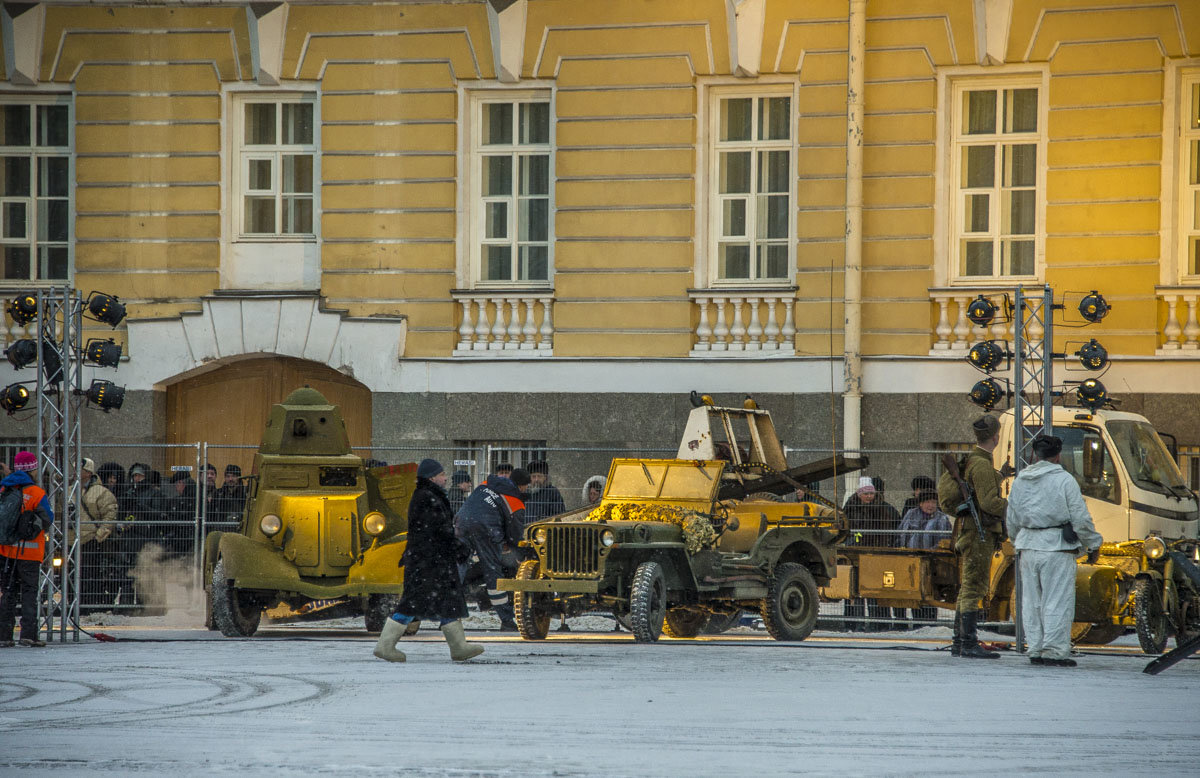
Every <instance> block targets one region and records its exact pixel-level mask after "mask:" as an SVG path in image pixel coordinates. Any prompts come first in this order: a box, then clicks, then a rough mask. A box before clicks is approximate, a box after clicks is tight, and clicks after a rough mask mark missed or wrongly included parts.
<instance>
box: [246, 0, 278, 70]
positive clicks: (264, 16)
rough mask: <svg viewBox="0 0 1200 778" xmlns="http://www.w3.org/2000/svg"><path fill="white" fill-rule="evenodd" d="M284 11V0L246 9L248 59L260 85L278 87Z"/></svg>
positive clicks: (254, 4)
mask: <svg viewBox="0 0 1200 778" xmlns="http://www.w3.org/2000/svg"><path fill="white" fill-rule="evenodd" d="M287 12H288V7H287V3H251V4H250V5H249V6H247V8H246V23H247V25H248V27H249V33H250V61H251V63H252V65H253V67H254V77H255V79H256V80H257V81H258V83H259V84H261V85H263V86H279V75H280V73H281V72H282V71H283V42H284V38H285V32H286V29H287Z"/></svg>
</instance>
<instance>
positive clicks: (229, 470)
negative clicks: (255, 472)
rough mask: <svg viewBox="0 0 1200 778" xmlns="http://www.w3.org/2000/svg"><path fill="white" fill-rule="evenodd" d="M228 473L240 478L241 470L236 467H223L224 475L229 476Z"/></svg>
mask: <svg viewBox="0 0 1200 778" xmlns="http://www.w3.org/2000/svg"><path fill="white" fill-rule="evenodd" d="M230 473H233V474H234V475H236V476H237V477H238V478H241V477H242V468H240V467H238V466H237V465H225V475H229V474H230Z"/></svg>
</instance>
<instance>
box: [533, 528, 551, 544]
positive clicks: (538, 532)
mask: <svg viewBox="0 0 1200 778" xmlns="http://www.w3.org/2000/svg"><path fill="white" fill-rule="evenodd" d="M549 534H550V533H548V532H546V528H545V527H538V528H537V529H535V530H534V531H533V540H534V542H535V543H545V542H546V538H547V537H548V536H549Z"/></svg>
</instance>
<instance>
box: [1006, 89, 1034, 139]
mask: <svg viewBox="0 0 1200 778" xmlns="http://www.w3.org/2000/svg"><path fill="white" fill-rule="evenodd" d="M1004 102H1005V103H1006V105H1005V114H1006V115H1005V117H1004V124H1005V127H1004V131H1005V132H1037V90H1036V89H1007V90H1005V92H1004Z"/></svg>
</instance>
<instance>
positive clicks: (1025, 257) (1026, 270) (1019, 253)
mask: <svg viewBox="0 0 1200 778" xmlns="http://www.w3.org/2000/svg"><path fill="white" fill-rule="evenodd" d="M1004 248H1005V251H1006V252H1007V253H1008V261H1007V263H1006V264H1007V265H1008V273H1009V275H1014V276H1031V275H1033V241H1031V240H1014V241H1005V245H1004Z"/></svg>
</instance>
